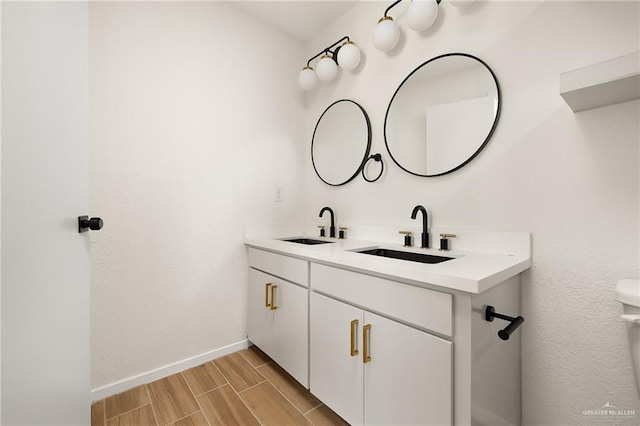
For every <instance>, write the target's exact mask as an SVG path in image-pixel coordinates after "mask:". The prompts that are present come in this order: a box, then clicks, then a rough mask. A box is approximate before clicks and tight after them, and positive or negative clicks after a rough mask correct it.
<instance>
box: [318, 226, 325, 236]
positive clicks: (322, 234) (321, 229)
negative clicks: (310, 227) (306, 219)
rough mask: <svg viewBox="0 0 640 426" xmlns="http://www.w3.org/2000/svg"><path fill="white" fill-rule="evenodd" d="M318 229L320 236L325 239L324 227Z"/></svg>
mask: <svg viewBox="0 0 640 426" xmlns="http://www.w3.org/2000/svg"><path fill="white" fill-rule="evenodd" d="M318 228H319V229H320V236H321V237H324V236H325V235H324V225H318Z"/></svg>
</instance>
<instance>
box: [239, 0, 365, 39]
mask: <svg viewBox="0 0 640 426" xmlns="http://www.w3.org/2000/svg"><path fill="white" fill-rule="evenodd" d="M232 3H233V5H234V6H236V7H238V8H240V9H242V10H243V11H245V12H247V13H249V14H251V15H253V16H255V17H257V18H258V19H260V20H262V21H264V22H266V23H268V24H270V25H271V26H274V27H276V28H278V29H280V30H281V31H284V32H285V33H287V34H289V35H291V36H293V37H294V38H296V39H297V40H299V41H302V42H307V41H309V40H311V39H312V38H313V37H314V36H315V35H317V34H318V32H319V31H320V30H321V29H322V28H324V27H325V26H327V25H328V24H330V23H331V22H332V21H334V20H335V19H337V18H338V17H340V16H341V15H342V14H344V13H345V12H346V11H347V10H349V9H350V8H351V7H353V5H355V4H356V3H357V1H306V0H298V1H244V0H236V1H233V2H232Z"/></svg>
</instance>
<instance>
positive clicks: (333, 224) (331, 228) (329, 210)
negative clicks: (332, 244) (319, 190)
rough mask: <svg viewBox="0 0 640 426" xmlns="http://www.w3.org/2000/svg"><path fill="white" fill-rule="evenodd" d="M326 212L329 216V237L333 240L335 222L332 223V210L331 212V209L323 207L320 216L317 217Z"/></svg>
mask: <svg viewBox="0 0 640 426" xmlns="http://www.w3.org/2000/svg"><path fill="white" fill-rule="evenodd" d="M326 211H328V212H329V214H331V227H330V228H329V236H330V237H331V238H335V237H336V222H335V221H334V218H333V210H331V207H323V208H322V210H320V215H319V216H318V217H322V215H323V214H324V212H326Z"/></svg>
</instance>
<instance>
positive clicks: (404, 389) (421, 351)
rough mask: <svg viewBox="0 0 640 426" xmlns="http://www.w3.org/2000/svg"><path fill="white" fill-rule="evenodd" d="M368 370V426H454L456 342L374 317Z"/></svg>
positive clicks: (368, 319)
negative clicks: (453, 352) (453, 347)
mask: <svg viewBox="0 0 640 426" xmlns="http://www.w3.org/2000/svg"><path fill="white" fill-rule="evenodd" d="M364 321H365V325H367V324H371V329H370V330H369V333H368V334H369V335H368V336H367V337H368V340H369V349H368V351H369V355H370V356H371V360H370V361H369V362H368V363H366V364H365V368H364V394H365V403H364V420H365V422H366V423H367V424H368V425H382V424H385V425H389V424H393V425H418V424H421V425H438V426H440V425H450V424H451V423H452V410H453V405H452V392H453V390H452V343H451V342H448V341H446V340H444V339H440V338H438V337H435V336H433V335H430V334H428V333H425V332H422V331H419V330H416V329H414V328H411V327H408V326H406V325H404V324H400V323H398V322H396V321H392V320H389V319H386V318H382V317H380V316H378V315H375V314H372V313H370V312H365V314H364Z"/></svg>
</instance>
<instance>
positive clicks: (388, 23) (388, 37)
mask: <svg viewBox="0 0 640 426" xmlns="http://www.w3.org/2000/svg"><path fill="white" fill-rule="evenodd" d="M401 1H402V0H396V1H395V2H393V3H392V4H391V5H390V6H389V7H388V8H387V10H385V11H384V16H383V17H382V18H380V20H379V21H378V25H376V29H375V31H374V32H373V44H374V45H375V46H376V49H378V50H381V51H383V52H388V51H390V50H391V49H393V48H394V47H396V45H397V44H398V41H399V40H400V28H398V24H396V23H395V22H394V20H393V18H392V17H391V16H389V15H387V14H388V13H389V11H390V10H391V9H392V8H394V7H395V6H396V5H397V4H398V3H400V2H401ZM441 1H442V0H411V5H410V6H409V9H408V10H407V24H408V25H409V28H411V29H412V30H414V31H418V32H420V31H425V30H427V29H428V28H429V27H431V25H433V23H434V22H435V21H436V18H437V17H438V5H439V4H440V2H441Z"/></svg>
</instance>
